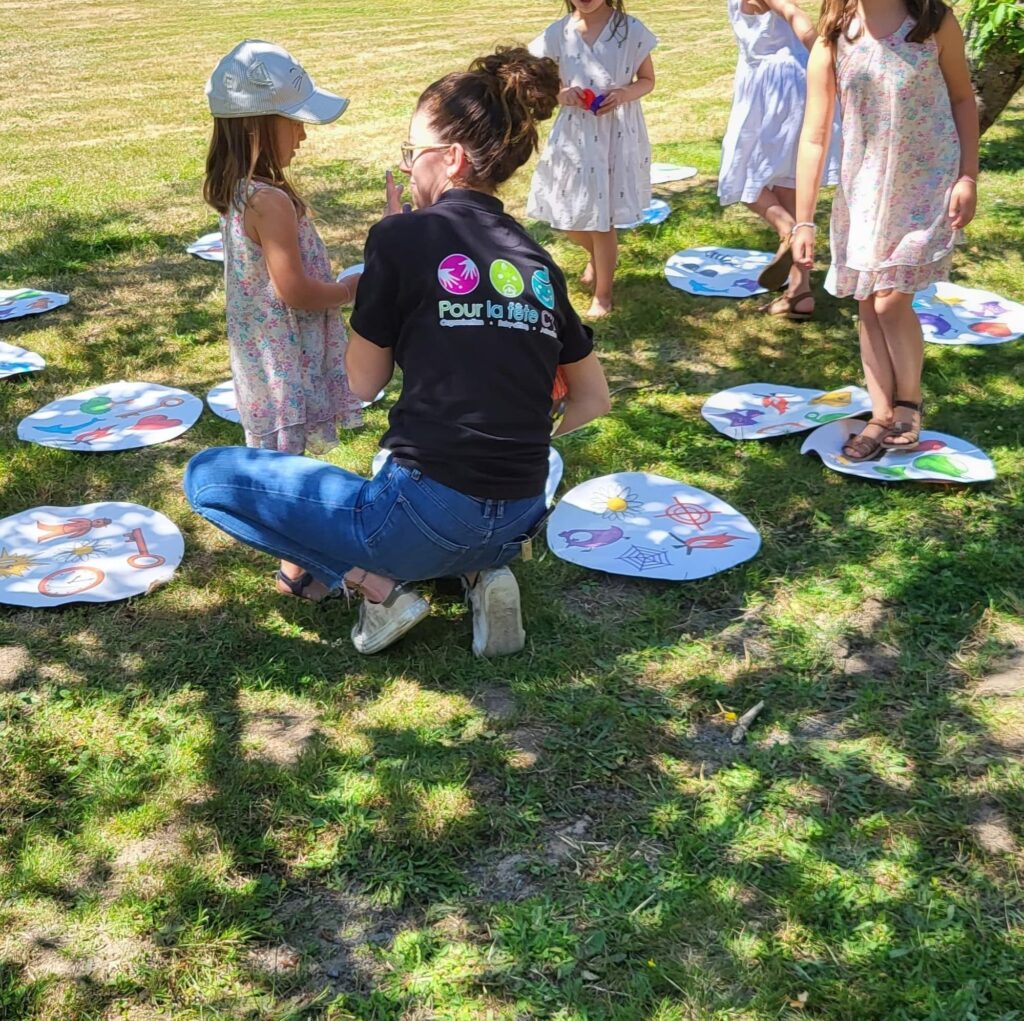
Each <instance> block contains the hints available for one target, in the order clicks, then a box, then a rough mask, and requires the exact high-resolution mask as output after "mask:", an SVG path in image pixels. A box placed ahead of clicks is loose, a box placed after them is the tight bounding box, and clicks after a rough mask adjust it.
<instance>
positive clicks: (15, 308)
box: [0, 287, 71, 320]
mask: <svg viewBox="0 0 1024 1021" xmlns="http://www.w3.org/2000/svg"><path fill="white" fill-rule="evenodd" d="M70 300H71V299H70V298H69V297H68V296H67V295H66V294H58V293H57V292H56V291H33V290H32V289H31V288H28V287H18V288H15V289H14V290H13V291H4V290H0V320H4V319H20V318H21V317H22V316H37V315H40V314H41V313H43V312H49V311H50V309H52V308H59V307H60V306H61V305H66V304H67V303H68V302H69V301H70Z"/></svg>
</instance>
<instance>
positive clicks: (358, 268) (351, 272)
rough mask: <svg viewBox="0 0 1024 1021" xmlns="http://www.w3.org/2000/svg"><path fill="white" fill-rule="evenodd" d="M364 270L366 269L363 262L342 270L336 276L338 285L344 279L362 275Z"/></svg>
mask: <svg viewBox="0 0 1024 1021" xmlns="http://www.w3.org/2000/svg"><path fill="white" fill-rule="evenodd" d="M364 269H366V263H365V262H357V263H356V264H355V265H354V266H349V268H348V269H343V270H342V271H341V272H340V273H339V274H338V283H339V284H340V283H341V282H342V280H344V279H345V278H346V277H353V276H355V275H356V274H357V273H362V272H363V270H364Z"/></svg>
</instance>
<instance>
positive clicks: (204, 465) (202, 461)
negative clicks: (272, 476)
mask: <svg viewBox="0 0 1024 1021" xmlns="http://www.w3.org/2000/svg"><path fill="white" fill-rule="evenodd" d="M238 449H242V450H245V449H246V448H245V447H242V448H238V447H209V448H208V449H206V450H201V451H200V452H199V453H198V454H196V455H195V456H194V457H193V458H192V459H191V460H190V461H189V462H188V464H187V465H186V466H185V477H184V478H183V479H182V483H181V488H182V489H183V490H184V491H185V498H186V499H187V500H188V502H189V503H190V504H191V505H192V509H193V510H195V511H198V512H200V513H201V512H202V506H203V492H204V490H209V488H210V487H211V486H212V485H214V484H215V483H216V482H221V481H223V480H224V477H225V472H226V470H227V466H228V464H229V462H230V461H231V460H232V457H233V454H234V452H235V451H236V450H238Z"/></svg>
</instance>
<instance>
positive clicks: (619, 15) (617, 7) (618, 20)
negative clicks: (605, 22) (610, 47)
mask: <svg viewBox="0 0 1024 1021" xmlns="http://www.w3.org/2000/svg"><path fill="white" fill-rule="evenodd" d="M605 2H606V3H607V4H608V6H609V7H610V8H611V9H612V20H611V26H612V38H613V39H614V38H615V36H616V35H618V32H619V29H620V28H622V27H623V26H624V25H625V24H626V5H625V4H624V3H623V0H605ZM565 9H566V10H567V11H568V12H569V13H570V14H572V12H573V11H574V10H576V5H575V4H574V3H573V2H572V0H565ZM627 31H628V28H627ZM622 35H623V38H625V37H626V32H623V33H622Z"/></svg>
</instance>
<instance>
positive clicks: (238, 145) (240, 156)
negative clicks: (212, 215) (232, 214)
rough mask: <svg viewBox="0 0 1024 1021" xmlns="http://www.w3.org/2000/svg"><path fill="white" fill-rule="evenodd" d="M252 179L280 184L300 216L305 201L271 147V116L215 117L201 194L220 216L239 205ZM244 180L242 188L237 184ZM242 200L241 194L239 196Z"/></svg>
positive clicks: (279, 186)
mask: <svg viewBox="0 0 1024 1021" xmlns="http://www.w3.org/2000/svg"><path fill="white" fill-rule="evenodd" d="M253 180H257V181H265V182H266V183H267V184H272V185H273V186H274V187H275V188H280V189H281V191H283V192H284V193H285V194H286V195H287V196H288V197H289V198H290V199H291V200H292V203H293V205H294V206H295V212H296V213H297V214H298V215H299V216H302V215H303V214H304V213H305V212H306V204H305V203H304V202H303V201H302V199H301V198H299V195H298V193H297V192H296V191H295V189H294V188H293V187H292V184H291V182H290V181H289V180H288V178H287V177H285V173H284V168H283V167H282V166H281V162H280V160H279V159H278V157H277V152H276V150H275V148H274V133H273V117H272V116H271V115H266V114H264V115H262V116H257V117H214V119H213V137H212V138H211V139H210V148H209V151H208V152H207V154H206V178H205V180H204V181H203V198H204V199H206V201H207V203H208V204H209V205H211V206H213V208H214V209H216V210H217V212H218V213H220V214H221V216H225V215H227V211H228V210H229V209H230V208H231V206H233V205H234V206H236V207H237V208H239V209H241V205H239V204H238V203H239V200H240V197H242V196H245V195H246V194H248V190H249V188H248V186H249V184H251V183H252V181H253ZM243 181H244V182H245V185H246V187H245V188H244V189H241V188H239V184H241V183H242V182H243ZM242 202H243V204H244V198H243V199H242Z"/></svg>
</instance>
